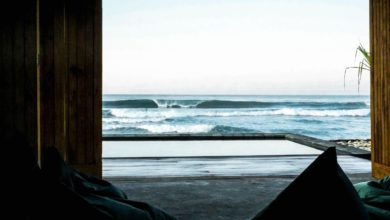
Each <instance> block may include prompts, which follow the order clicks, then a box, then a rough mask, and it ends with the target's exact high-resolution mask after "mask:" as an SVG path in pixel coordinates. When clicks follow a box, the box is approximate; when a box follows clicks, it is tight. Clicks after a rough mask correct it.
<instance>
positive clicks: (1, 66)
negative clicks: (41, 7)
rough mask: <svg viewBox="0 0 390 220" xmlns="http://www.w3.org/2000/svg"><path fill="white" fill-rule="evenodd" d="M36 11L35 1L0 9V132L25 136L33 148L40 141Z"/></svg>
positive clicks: (16, 1)
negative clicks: (19, 133) (17, 133)
mask: <svg viewBox="0 0 390 220" xmlns="http://www.w3.org/2000/svg"><path fill="white" fill-rule="evenodd" d="M36 9H37V4H36V1H21V0H14V1H12V2H5V3H2V6H1V7H0V76H1V80H0V94H1V97H0V102H1V104H0V117H1V121H0V125H1V130H3V129H4V130H9V131H12V130H16V131H19V132H21V133H23V134H25V136H26V138H27V139H28V141H29V142H30V144H31V146H32V147H34V148H37V147H38V141H39V140H38V135H37V134H38V123H37V115H38V105H37V59H36V53H37V46H36V45H37V44H36V42H37V22H36V12H37V11H36ZM16 11H17V12H18V13H15V12H16ZM1 130H0V131H1ZM4 147H9V146H4ZM3 156H4V155H3Z"/></svg>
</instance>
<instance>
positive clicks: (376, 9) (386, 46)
mask: <svg viewBox="0 0 390 220" xmlns="http://www.w3.org/2000/svg"><path fill="white" fill-rule="evenodd" d="M370 39H371V56H372V58H371V139H372V145H373V146H372V148H371V155H372V156H371V160H372V175H373V176H374V177H376V178H383V177H384V176H388V175H390V1H388V0H370Z"/></svg>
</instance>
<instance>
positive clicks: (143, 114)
mask: <svg viewBox="0 0 390 220" xmlns="http://www.w3.org/2000/svg"><path fill="white" fill-rule="evenodd" d="M111 112H112V114H113V115H114V116H115V117H116V118H126V120H127V121H128V122H131V119H133V122H142V121H143V120H144V121H162V120H164V119H168V118H178V117H240V116H267V115H270V116H275V115H280V116H283V115H286V116H316V117H359V116H360V117H363V116H369V115H370V110H369V109H351V110H311V109H297V108H282V109H272V110H245V109H243V110H235V111H217V110H204V109H186V110H184V109H166V110H159V111H152V110H148V111H146V110H133V109H112V110H111ZM124 122H125V121H124Z"/></svg>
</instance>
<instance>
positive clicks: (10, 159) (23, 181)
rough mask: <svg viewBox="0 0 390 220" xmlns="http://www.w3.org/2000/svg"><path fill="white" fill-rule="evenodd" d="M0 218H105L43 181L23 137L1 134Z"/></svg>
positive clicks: (71, 194)
mask: <svg viewBox="0 0 390 220" xmlns="http://www.w3.org/2000/svg"><path fill="white" fill-rule="evenodd" d="M0 135H1V136H0V141H1V143H2V149H3V153H4V155H3V158H2V160H1V162H2V166H1V167H2V168H3V169H2V171H3V180H2V181H1V184H2V185H1V188H0V189H1V190H2V192H1V194H2V197H1V198H2V200H3V202H2V212H1V215H0V216H1V219H29V220H35V219H59V220H62V219H64V220H65V219H80V218H81V219H98V220H105V219H108V218H107V217H108V216H106V215H105V214H104V213H101V212H100V211H99V210H97V209H95V208H94V207H93V206H91V205H89V204H88V203H87V202H85V200H84V199H82V198H81V197H80V196H78V195H77V194H76V193H74V192H72V191H71V190H69V189H67V188H66V187H65V186H63V185H62V184H60V183H55V182H52V181H47V179H46V178H45V176H44V175H43V174H42V171H41V169H40V168H39V166H38V164H37V160H36V156H35V155H34V153H33V152H34V151H33V149H32V148H31V147H30V146H29V144H28V142H27V141H26V139H25V138H24V135H22V134H21V133H18V132H16V131H1V132H0Z"/></svg>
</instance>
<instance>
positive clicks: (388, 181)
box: [354, 176, 390, 220]
mask: <svg viewBox="0 0 390 220" xmlns="http://www.w3.org/2000/svg"><path fill="white" fill-rule="evenodd" d="M354 186H355V189H356V191H357V192H358V194H359V196H360V198H361V199H362V201H363V203H364V205H365V207H366V208H367V211H368V213H369V215H370V218H371V220H385V219H390V176H387V177H385V178H383V179H381V180H379V181H369V182H363V183H357V184H355V185H354Z"/></svg>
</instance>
